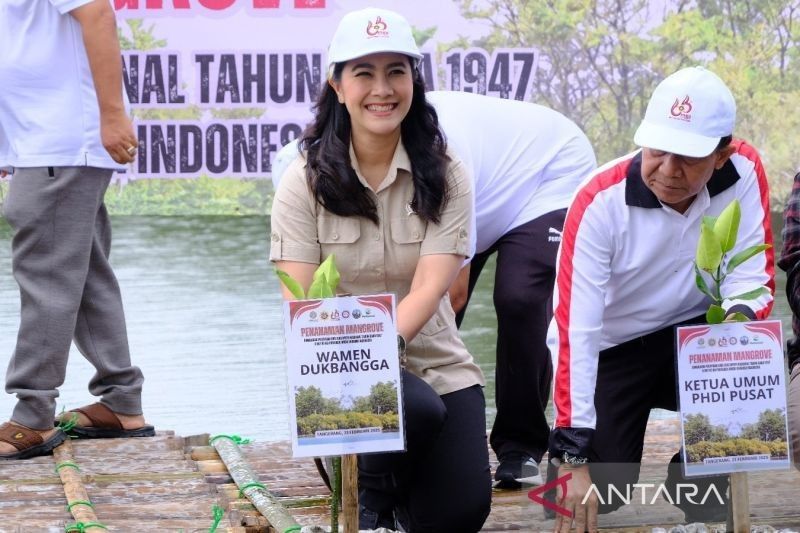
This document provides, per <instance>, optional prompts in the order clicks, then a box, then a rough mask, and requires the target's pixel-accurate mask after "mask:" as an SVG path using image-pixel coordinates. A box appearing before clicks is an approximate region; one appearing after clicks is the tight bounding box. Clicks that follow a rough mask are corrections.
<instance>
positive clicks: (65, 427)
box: [58, 409, 78, 433]
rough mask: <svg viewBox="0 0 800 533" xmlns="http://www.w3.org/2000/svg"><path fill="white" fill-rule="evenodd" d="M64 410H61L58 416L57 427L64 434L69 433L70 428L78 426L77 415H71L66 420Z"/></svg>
mask: <svg viewBox="0 0 800 533" xmlns="http://www.w3.org/2000/svg"><path fill="white" fill-rule="evenodd" d="M64 414H65V413H64V409H61V414H59V415H58V427H59V428H61V431H63V432H64V433H69V432H70V431H71V430H72V428H74V427H75V426H77V425H78V413H72V416H70V417H69V418H68V419H66V420H65V419H64Z"/></svg>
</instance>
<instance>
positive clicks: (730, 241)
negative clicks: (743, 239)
mask: <svg viewBox="0 0 800 533" xmlns="http://www.w3.org/2000/svg"><path fill="white" fill-rule="evenodd" d="M741 217H742V212H741V207H740V205H739V200H734V201H732V202H731V203H730V204H728V206H727V207H726V208H725V209H724V210H723V211H722V213H720V214H719V216H718V217H703V223H702V225H701V226H700V240H699V241H698V242H697V254H696V256H695V262H694V271H695V284H696V285H697V288H698V289H700V292H702V293H703V294H705V295H706V296H708V297H709V298H711V300H712V304H711V305H710V306H709V307H708V311H707V312H706V321H707V322H708V323H709V324H720V323H722V322H723V321H724V320H725V318H726V317H725V310H724V309H723V308H722V301H723V299H724V298H723V296H722V291H721V286H722V282H723V281H725V278H726V277H728V276H729V275H730V274H731V272H733V271H734V269H736V267H738V266H739V265H741V264H742V263H744V262H745V261H747V260H748V259H750V258H752V257H754V256H756V255H758V254H760V253H761V252H763V251H764V250H767V249H768V248H770V247H771V245H769V244H757V245H754V246H750V247H749V248H746V249H745V250H742V251H741V252H739V253H737V254H736V255H734V256H733V257H731V258H730V259H728V260H726V259H727V256H728V252H730V251H731V250H733V249H734V247H735V246H736V237H737V234H738V233H739V221H740V220H741ZM706 277H710V278H711V279H710V283H709V282H708V281H706ZM768 292H769V290H768V289H767V288H766V287H759V288H757V289H753V290H751V291H747V292H744V293H741V294H736V295H731V296H727V299H729V300H753V299H755V298H758V297H759V296H761V295H763V294H766V293H768ZM731 318H732V319H733V320H736V321H737V322H745V321H747V320H749V319H748V318H747V317H746V316H745V315H743V314H742V313H734V314H733V315H732V316H731Z"/></svg>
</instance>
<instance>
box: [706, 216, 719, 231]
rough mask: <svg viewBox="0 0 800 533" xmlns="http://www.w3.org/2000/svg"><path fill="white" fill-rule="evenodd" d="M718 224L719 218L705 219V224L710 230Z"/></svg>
mask: <svg viewBox="0 0 800 533" xmlns="http://www.w3.org/2000/svg"><path fill="white" fill-rule="evenodd" d="M716 223H717V217H707V216H706V217H703V224H705V225H706V226H708V227H709V228H713V227H714V225H715V224H716Z"/></svg>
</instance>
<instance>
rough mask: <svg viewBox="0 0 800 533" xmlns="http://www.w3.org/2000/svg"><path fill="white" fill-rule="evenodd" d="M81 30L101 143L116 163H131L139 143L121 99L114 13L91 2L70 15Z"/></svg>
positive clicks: (103, 3) (102, 1)
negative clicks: (89, 70)
mask: <svg viewBox="0 0 800 533" xmlns="http://www.w3.org/2000/svg"><path fill="white" fill-rule="evenodd" d="M69 13H70V15H72V16H73V17H74V18H75V20H77V21H78V24H80V26H81V33H82V35H83V45H84V48H86V57H87V58H88V60H89V68H90V69H91V71H92V81H93V82H94V89H95V92H96V93H97V105H98V108H99V109H100V139H101V140H102V142H103V147H104V148H105V149H106V151H107V152H108V155H110V156H111V158H112V159H114V161H116V162H117V163H122V164H124V163H132V162H133V161H134V159H135V157H134V156H135V155H136V147H137V146H138V143H137V141H136V136H135V135H134V133H133V126H132V125H131V120H130V118H128V115H127V114H126V113H125V103H124V101H123V97H122V59H121V56H120V51H119V38H118V37H117V23H116V19H115V17H114V10H113V9H112V8H111V4H109V3H108V0H94V1H92V2H89V3H88V4H84V5H82V6H80V7H78V8H75V9H73V10H72V11H70V12H69Z"/></svg>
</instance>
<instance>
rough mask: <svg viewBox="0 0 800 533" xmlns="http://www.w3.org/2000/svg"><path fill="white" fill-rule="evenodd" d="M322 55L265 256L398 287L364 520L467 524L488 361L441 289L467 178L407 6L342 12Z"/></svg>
mask: <svg viewBox="0 0 800 533" xmlns="http://www.w3.org/2000/svg"><path fill="white" fill-rule="evenodd" d="M328 56H329V58H328V66H329V70H328V80H327V83H326V84H325V85H324V86H323V88H322V91H321V92H320V97H319V100H318V101H317V104H316V106H315V117H314V120H313V121H312V123H311V124H310V125H309V126H308V128H307V129H306V131H305V132H304V134H303V136H302V139H301V141H300V148H301V150H302V153H301V155H300V157H297V158H295V159H294V160H293V161H292V162H291V163H290V164H289V166H288V168H287V169H286V172H285V174H284V175H283V176H282V179H281V183H280V186H279V187H278V190H277V192H276V194H275V200H274V202H273V207H272V235H271V241H272V242H271V249H270V259H271V260H272V261H274V262H275V263H276V265H277V266H278V267H279V268H280V269H281V270H284V271H286V272H287V273H289V274H290V275H291V276H292V277H293V278H295V279H296V280H298V281H299V282H300V283H301V285H303V286H304V287H305V288H308V286H309V285H310V284H311V279H312V275H313V273H314V271H315V269H316V268H317V266H318V265H319V264H320V262H321V261H322V260H323V259H324V258H325V257H327V256H328V255H330V254H335V257H336V262H337V266H338V268H339V272H340V274H341V282H340V290H341V291H343V292H345V293H350V294H355V295H358V294H371V293H386V292H393V293H395V295H396V297H397V301H398V304H397V329H398V332H399V334H400V336H399V338H398V344H399V347H400V351H401V352H402V351H404V350H405V355H406V356H407V358H406V364H405V369H404V370H403V372H402V381H403V402H404V412H405V415H406V418H405V421H406V428H405V429H406V452H404V453H388V454H387V453H379V454H366V455H362V456H360V457H359V486H360V491H359V504H360V510H359V522H360V528H361V529H375V528H377V527H388V528H391V529H396V523H397V522H399V523H400V524H402V527H403V529H404V530H405V531H409V532H412V533H418V532H437V533H439V532H442V531H458V532H463V533H468V532H476V531H479V530H480V529H481V527H482V525H483V522H484V521H485V519H486V517H487V516H488V514H489V509H490V503H491V479H490V472H489V457H488V449H487V446H486V416H485V401H484V396H483V387H482V386H483V375H482V373H481V371H480V369H479V368H478V366H477V365H476V364H475V362H474V361H473V359H472V356H471V355H470V354H469V352H468V351H467V349H466V347H465V346H464V344H463V342H462V341H461V339H460V338H459V335H458V331H457V328H456V323H455V314H454V312H453V309H452V307H451V306H450V300H449V298H448V296H447V289H448V288H449V287H450V284H451V283H452V282H453V280H454V279H455V277H456V275H457V273H458V271H459V268H460V267H461V264H462V263H463V261H464V258H465V257H466V256H467V253H468V248H469V231H470V226H471V218H472V187H471V179H470V178H469V175H468V170H467V169H466V167H465V166H464V165H463V164H462V163H461V162H460V161H459V160H458V159H457V158H455V157H454V156H453V155H452V154H451V153H449V152H448V151H447V146H446V142H445V139H444V137H443V135H442V133H441V131H440V129H439V125H438V121H437V119H436V113H435V111H434V110H433V108H432V107H431V106H430V104H428V103H427V101H426V99H425V85H424V82H423V79H422V74H421V72H420V70H419V68H418V67H419V60H420V59H421V57H422V55H421V54H420V52H419V49H418V48H417V45H416V43H415V42H414V37H413V35H412V31H411V26H410V25H409V24H408V21H406V19H405V18H403V17H402V16H401V15H399V14H397V13H394V12H392V11H388V10H385V9H378V8H366V9H363V10H360V11H354V12H351V13H348V14H347V15H345V16H344V17H343V18H342V20H341V22H340V23H339V26H338V28H337V30H336V33H335V34H334V36H333V40H332V41H331V45H330V47H329V50H328ZM284 296H285V297H287V298H290V297H291V294H290V293H289V292H288V291H287V290H284Z"/></svg>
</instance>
